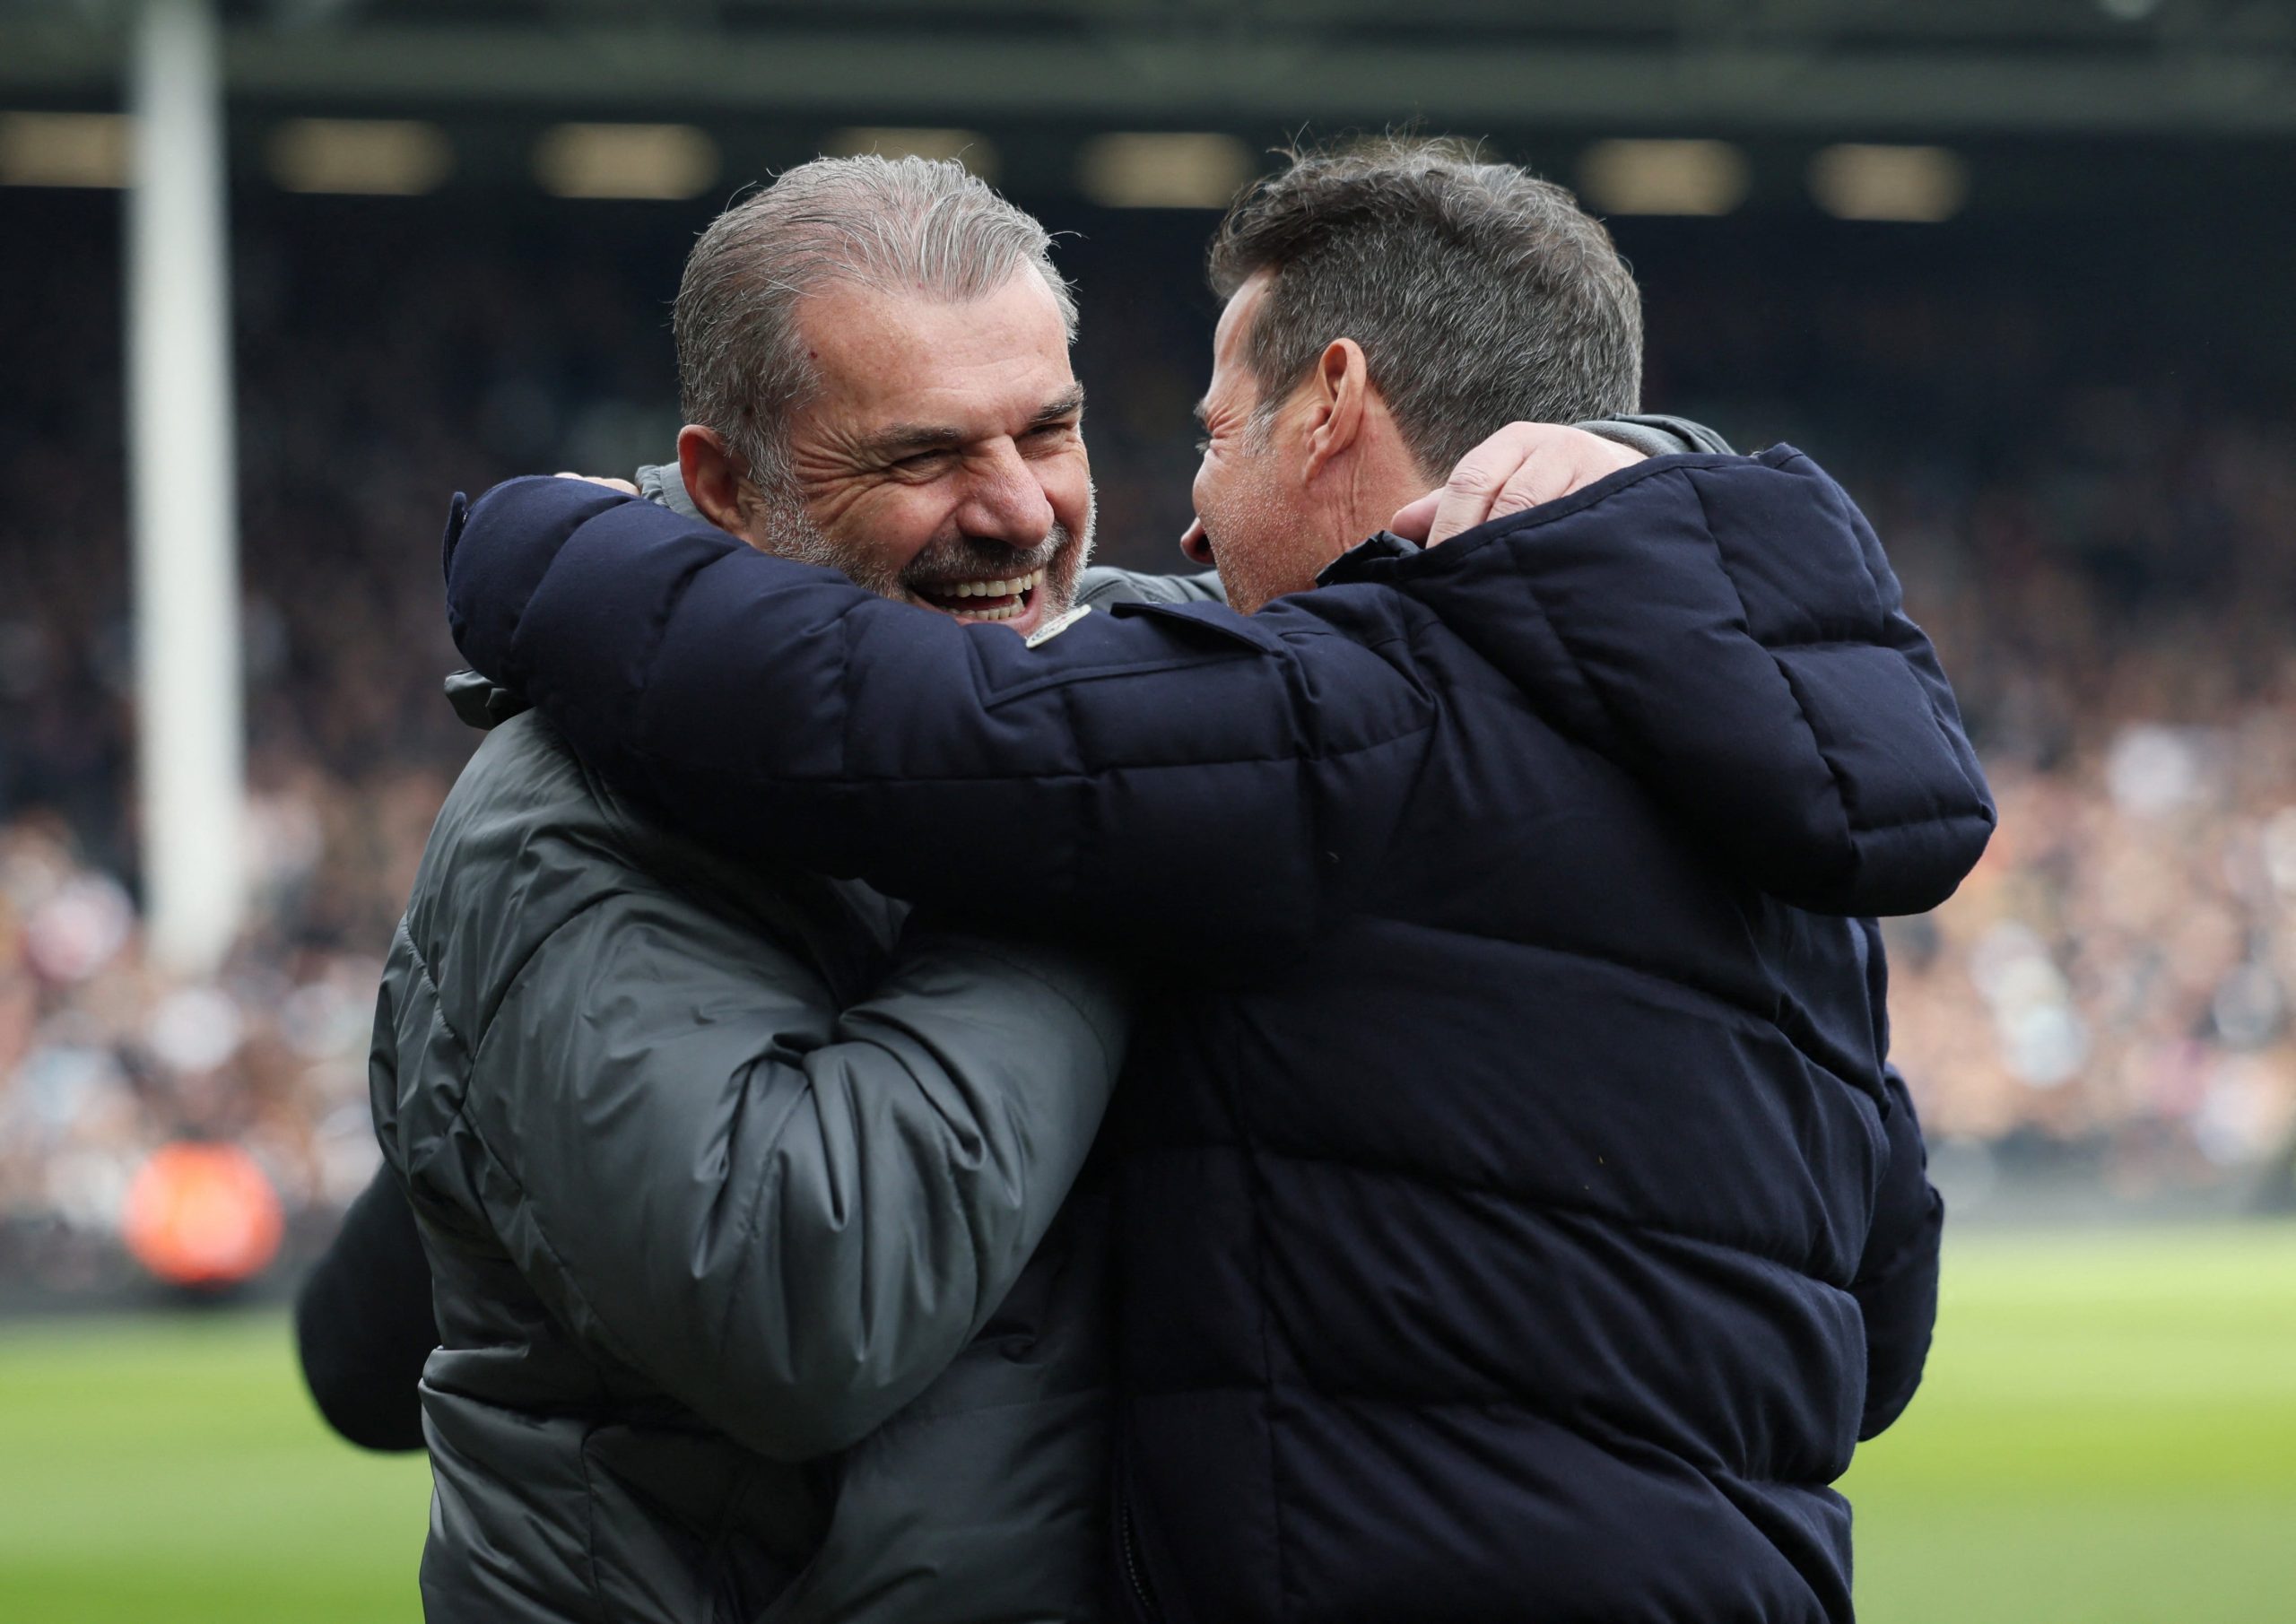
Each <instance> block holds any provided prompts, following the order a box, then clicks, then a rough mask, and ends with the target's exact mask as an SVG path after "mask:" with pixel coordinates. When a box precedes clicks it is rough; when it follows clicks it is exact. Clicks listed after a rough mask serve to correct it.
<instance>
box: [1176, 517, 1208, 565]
mask: <svg viewBox="0 0 2296 1624" xmlns="http://www.w3.org/2000/svg"><path fill="white" fill-rule="evenodd" d="M1180 551H1182V552H1184V553H1186V554H1187V557H1188V561H1189V562H1190V563H1193V564H1197V565H1200V566H1202V567H1203V568H1204V569H1211V568H1212V538H1211V537H1210V536H1208V535H1206V534H1204V521H1203V520H1202V519H1194V520H1191V521H1189V524H1188V527H1187V529H1185V530H1183V531H1181V532H1180Z"/></svg>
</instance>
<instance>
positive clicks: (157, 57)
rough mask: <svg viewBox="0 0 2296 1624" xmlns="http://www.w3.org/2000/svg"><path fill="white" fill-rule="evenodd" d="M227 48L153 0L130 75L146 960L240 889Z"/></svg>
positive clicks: (217, 931) (211, 29) (181, 956)
mask: <svg viewBox="0 0 2296 1624" xmlns="http://www.w3.org/2000/svg"><path fill="white" fill-rule="evenodd" d="M220 57H221V51H220V47H219V42H218V39H217V37H216V27H215V16H214V13H213V8H212V6H211V4H210V3H209V0H145V4H144V7H143V20H142V23H141V26H140V29H139V31H138V35H137V38H136V40H135V54H134V61H133V64H132V66H131V70H130V75H129V77H130V100H131V104H132V106H133V107H134V109H135V143H134V157H135V162H134V174H135V185H134V186H133V187H131V188H130V190H129V192H128V195H127V203H128V207H127V249H128V253H127V361H128V377H127V405H128V412H127V433H128V454H129V455H128V462H129V467H130V473H131V479H130V485H129V490H130V502H129V516H130V520H131V527H132V530H133V533H134V555H135V694H136V711H135V741H136V765H137V786H136V787H137V794H138V797H139V812H140V815H141V819H142V824H143V884H144V903H145V913H146V916H147V917H148V919H149V921H150V930H151V945H152V957H153V959H154V960H156V961H157V962H158V963H159V964H160V965H161V967H162V968H166V969H169V970H171V971H174V972H178V973H183V974H198V973H201V972H204V971H206V970H210V969H212V968H214V967H215V965H216V964H217V963H219V962H220V961H221V960H222V957H223V955H224V954H225V952H227V951H229V950H230V944H231V938H232V936H233V934H234V933H235V932H236V931H237V930H238V928H239V914H240V909H241V907H242V906H243V902H244V898H245V893H246V887H247V865H246V858H245V855H244V853H243V851H242V847H241V842H242V840H243V838H244V827H243V826H244V811H243V803H244V799H245V794H246V790H245V758H246V743H245V739H244V735H243V732H242V728H243V722H242V716H243V712H244V699H243V696H242V694H241V692H240V686H239V683H240V676H239V525H238V511H239V499H238V492H237V490H236V483H235V469H234V466H233V449H232V418H231V412H232V398H231V355H230V352H231V334H230V283H229V282H228V280H227V276H228V273H227V265H228V263H229V253H228V249H227V246H226V245H227V239H226V236H225V232H226V229H227V228H226V224H225V207H224V174H223V117H222V112H223V109H222V100H223V98H222V69H221V61H220Z"/></svg>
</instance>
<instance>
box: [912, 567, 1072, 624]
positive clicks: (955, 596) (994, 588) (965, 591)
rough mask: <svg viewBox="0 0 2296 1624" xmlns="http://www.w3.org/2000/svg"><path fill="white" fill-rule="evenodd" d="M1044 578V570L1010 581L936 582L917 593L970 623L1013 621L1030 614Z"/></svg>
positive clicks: (921, 588) (917, 589)
mask: <svg viewBox="0 0 2296 1624" xmlns="http://www.w3.org/2000/svg"><path fill="white" fill-rule="evenodd" d="M1043 579H1044V571H1043V570H1041V569H1031V571H1029V573H1028V574H1026V575H1016V576H1013V577H1011V578H1006V579H996V580H986V581H936V582H935V583H934V584H933V585H932V586H918V587H916V588H914V590H915V592H916V594H917V595H918V597H919V598H921V599H923V600H924V601H925V602H926V603H927V604H931V605H933V607H934V608H935V609H941V610H945V611H947V612H949V613H951V614H960V615H962V616H964V618H965V619H967V620H969V621H1009V620H1012V619H1013V618H1014V617H1015V616H1017V615H1020V614H1023V613H1025V612H1027V611H1028V607H1029V602H1030V600H1031V598H1032V597H1034V596H1035V595H1036V589H1037V586H1038V585H1039V583H1040V582H1042V581H1043Z"/></svg>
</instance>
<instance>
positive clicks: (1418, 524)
mask: <svg viewBox="0 0 2296 1624" xmlns="http://www.w3.org/2000/svg"><path fill="white" fill-rule="evenodd" d="M1442 499H1443V488H1442V487H1441V486H1440V485H1438V486H1437V487H1435V489H1434V490H1432V491H1429V492H1428V493H1427V494H1426V495H1425V496H1422V497H1417V498H1414V499H1413V500H1411V501H1408V502H1405V504H1404V505H1403V506H1402V507H1400V508H1396V516H1395V517H1393V518H1391V519H1389V520H1388V521H1387V528H1388V529H1390V530H1392V531H1394V532H1395V533H1396V534H1397V535H1399V536H1401V537H1403V539H1404V540H1405V541H1406V542H1417V543H1419V544H1420V545H1421V546H1422V547H1424V546H1426V545H1428V540H1427V538H1428V536H1429V535H1430V534H1431V533H1432V532H1433V530H1434V528H1435V506H1436V504H1437V503H1439V502H1440V501H1441V500H1442Z"/></svg>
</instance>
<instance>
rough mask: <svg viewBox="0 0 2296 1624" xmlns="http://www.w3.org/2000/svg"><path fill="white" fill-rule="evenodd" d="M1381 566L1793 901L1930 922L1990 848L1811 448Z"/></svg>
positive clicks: (1653, 486) (1875, 578)
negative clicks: (1919, 916) (1923, 915)
mask: <svg viewBox="0 0 2296 1624" xmlns="http://www.w3.org/2000/svg"><path fill="white" fill-rule="evenodd" d="M1638 493H1639V494H1638ZM1360 573H1361V578H1363V579H1368V580H1378V581H1385V582H1387V583H1388V584H1390V585H1393V586H1396V588H1397V589H1399V590H1401V591H1403V592H1404V593H1405V594H1406V595H1410V596H1412V597H1413V598H1415V599H1417V600H1418V601H1419V602H1421V603H1423V604H1427V605H1428V606H1430V607H1431V608H1432V609H1433V610H1434V611H1435V612H1436V614H1437V615H1438V616H1439V618H1440V619H1441V620H1442V621H1443V622H1444V624H1445V625H1446V626H1448V627H1449V628H1450V629H1451V630H1454V631H1455V632H1457V633H1458V634H1459V635H1460V636H1462V637H1464V638H1466V639H1467V640H1468V641H1470V642H1471V643H1473V644H1474V646H1475V647H1476V648H1477V650H1478V651H1479V652H1480V653H1482V654H1483V656H1484V657H1485V658H1487V659H1489V660H1490V661H1492V664H1496V665H1498V666H1499V667H1500V669H1501V670H1502V671H1505V672H1506V673H1508V674H1509V676H1510V677H1512V678H1513V679H1514V680H1515V682H1517V683H1518V685H1519V686H1520V687H1521V688H1522V689H1523V690H1524V691H1525V692H1526V693H1527V694H1528V695H1529V696H1530V697H1531V699H1532V700H1533V702H1534V703H1535V704H1536V705H1537V706H1538V707H1539V708H1540V709H1541V711H1542V712H1543V713H1544V715H1545V716H1547V717H1548V718H1549V719H1550V720H1551V721H1552V722H1553V723H1554V724H1555V725H1557V726H1559V727H1561V728H1562V729H1563V730H1564V731H1565V732H1568V733H1570V734H1574V735H1575V736H1577V737H1578V738H1579V739H1580V740H1582V741H1584V742H1585V743H1588V744H1590V745H1592V746H1593V747H1594V748H1596V750H1599V751H1602V752H1603V753H1604V754H1605V756H1608V757H1609V758H1610V759H1612V760H1615V761H1618V762H1620V763H1622V765H1624V766H1626V767H1627V768H1629V769H1631V770H1632V771H1633V772H1634V773H1635V774H1636V775H1637V776H1638V777H1640V778H1641V779H1642V780H1643V782H1644V783H1645V784H1646V785H1647V786H1648V787H1649V788H1650V789H1651V790H1652V791H1653V793H1655V794H1656V795H1657V796H1658V798H1659V799H1660V800H1661V801H1663V802H1665V803H1666V804H1668V805H1669V806H1671V807H1672V808H1673V809H1674V812H1676V813H1677V814H1678V816H1679V817H1680V818H1681V820H1682V821H1683V823H1684V824H1685V825H1686V826H1688V827H1689V828H1690V829H1692V831H1693V832H1694V833H1695V834H1696V835H1698V836H1699V837H1700V838H1702V839H1703V840H1705V841H1706V843H1707V844H1708V845H1709V847H1711V848H1713V849H1714V850H1715V851H1716V852H1717V854H1718V856H1719V858H1720V860H1721V861H1722V863H1723V864H1724V865H1725V866H1726V867H1728V868H1730V869H1731V870H1732V871H1733V872H1735V873H1743V874H1744V875H1746V876H1747V877H1748V878H1750V879H1752V881H1754V882H1755V883H1756V884H1758V885H1760V886H1761V887H1762V889H1764V890H1768V891H1770V893H1771V894H1773V895H1775V896H1777V897H1779V899H1782V900H1784V901H1787V902H1790V903H1793V904H1795V905H1796V906H1797V907H1801V908H1811V909H1814V910H1818V911H1821V912H1825V913H1832V914H1842V915H1849V916H1871V915H1881V914H1907V913H1919V912H1922V911H1924V910H1926V909H1927V908H1934V907H1935V906H1936V905H1937V904H1938V903H1939V902H1942V901H1944V899H1945V898H1946V897H1948V896H1950V895H1952V891H1953V889H1954V888H1955V887H1956V886H1957V885H1959V884H1960V883H1961V880H1962V878H1963V877H1964V876H1965V875H1967V873H1969V871H1970V869H1971V868H1972V867H1974V866H1975V865H1976V863H1977V860H1978V857H1979V855H1981V854H1982V853H1983V851H1984V849H1985V847H1986V843H1987V839H1988V838H1990V837H1991V835H1992V832H1993V826H1994V806H1993V801H1992V796H1991V793H1990V791H1989V790H1988V789H1987V786H1986V782H1985V775H1984V773H1983V771H1982V770H1981V769H1979V766H1978V761H1977V755H1976V752H1975V751H1973V750H1972V749H1971V748H1970V742H1969V738H1968V735H1967V734H1965V733H1964V732H1963V730H1962V727H1961V712H1960V709H1959V708H1958V707H1957V706H1956V704H1955V702H1954V699H1953V692H1952V687H1951V685H1950V684H1948V683H1947V682H1946V680H1945V675H1944V671H1943V670H1942V669H1941V668H1940V667H1939V665H1938V662H1937V656H1936V652H1935V649H1933V648H1932V647H1930V643H1929V639H1928V638H1926V636H1924V635H1923V634H1922V631H1921V629H1920V628H1919V627H1918V626H1916V625H1915V624H1914V623H1913V621H1911V620H1909V619H1908V618H1907V616H1906V613H1905V609H1904V604H1903V600H1902V595H1901V594H1900V590H1899V586H1898V582H1897V578H1896V576H1895V575H1894V574H1893V573H1892V571H1891V569H1890V566H1889V560H1887V559H1886V558H1885V557H1884V556H1883V551H1882V548H1881V544H1880V543H1879V542H1878V541H1877V540H1876V539H1875V537H1874V532H1873V530H1872V528H1871V527H1870V526H1869V525H1867V524H1866V522H1865V517H1864V516H1863V515H1862V514H1860V513H1859V512H1858V511H1857V507H1856V505H1855V504H1854V503H1852V502H1851V501H1850V499H1849V498H1848V495H1847V494H1845V493H1844V492H1843V491H1842V490H1841V488H1840V487H1839V485H1837V484H1835V483H1834V482H1833V481H1832V480H1831V479H1830V478H1828V477H1827V476H1826V474H1825V473H1823V472H1822V470H1821V469H1820V468H1819V467H1818V466H1817V465H1816V464H1814V463H1813V462H1811V461H1810V459H1809V458H1807V457H1806V456H1803V455H1802V454H1801V453H1799V452H1797V451H1796V450H1794V449H1793V448H1792V447H1786V446H1781V447H1776V448H1774V449H1772V450H1770V451H1767V452H1764V453H1763V454H1762V455H1761V456H1759V457H1719V456H1670V457H1663V458H1658V459H1655V460H1652V461H1650V462H1647V463H1644V464H1641V465H1639V466H1637V467H1633V468H1630V469H1627V470H1625V471H1623V472H1622V473H1615V474H1613V475H1612V476H1611V477H1610V478H1608V479H1606V480H1604V481H1601V482H1597V483H1596V484H1594V485H1590V486H1588V487H1587V489H1586V490H1584V491H1579V492H1578V493H1577V494H1575V495H1573V496H1570V497H1567V498H1565V499H1562V500H1561V501H1558V502H1552V503H1549V504H1547V505H1546V506H1545V507H1543V508H1532V509H1530V510H1529V511H1528V512H1526V513H1524V514H1520V515H1517V516H1514V517H1509V518H1504V519H1500V520H1497V521H1495V522H1493V523H1492V524H1490V525H1484V526H1483V527H1482V528H1481V529H1478V530H1473V531H1469V532H1467V533H1466V534H1464V535H1460V536H1457V537H1455V538H1453V539H1452V540H1450V541H1448V542H1445V543H1442V544H1441V545H1440V546H1438V547H1434V548H1431V549H1429V550H1428V551H1425V552H1423V553H1419V554H1415V555H1412V556H1407V557H1403V558H1395V557H1384V558H1374V559H1371V560H1369V561H1368V562H1367V563H1366V565H1365V566H1364V568H1363V569H1362V570H1361V572H1360Z"/></svg>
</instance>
